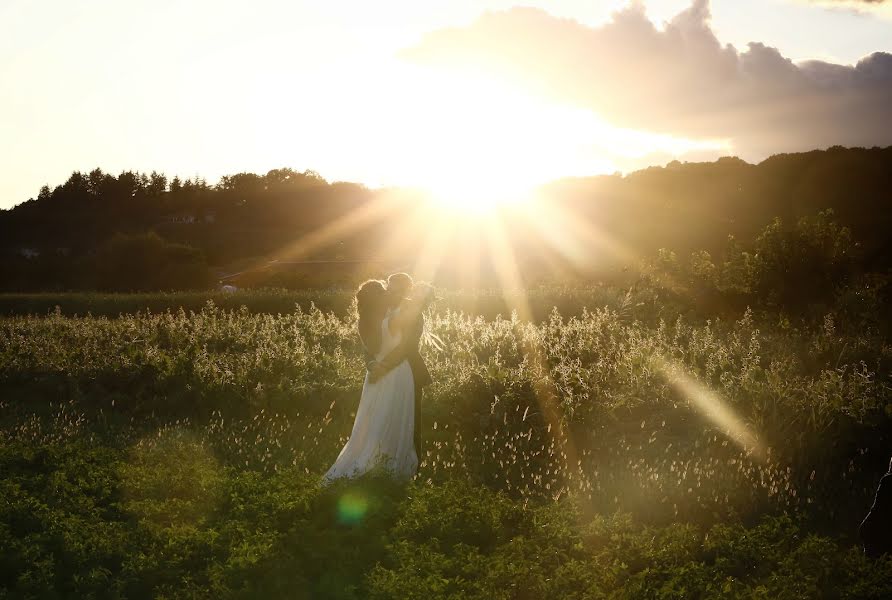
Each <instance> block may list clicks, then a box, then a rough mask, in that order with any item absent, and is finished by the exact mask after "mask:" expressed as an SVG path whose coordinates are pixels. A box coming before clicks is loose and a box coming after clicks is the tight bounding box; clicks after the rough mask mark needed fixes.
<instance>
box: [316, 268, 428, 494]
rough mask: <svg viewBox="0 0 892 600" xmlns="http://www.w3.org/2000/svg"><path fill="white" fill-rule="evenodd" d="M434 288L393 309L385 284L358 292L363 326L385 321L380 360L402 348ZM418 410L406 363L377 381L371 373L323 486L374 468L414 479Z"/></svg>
mask: <svg viewBox="0 0 892 600" xmlns="http://www.w3.org/2000/svg"><path fill="white" fill-rule="evenodd" d="M429 289H430V288H425V287H423V286H417V287H416V293H413V295H412V297H411V298H406V299H403V300H402V301H400V303H399V304H398V305H397V306H396V308H392V309H388V306H393V304H392V302H391V301H390V300H389V299H388V296H387V293H388V292H387V290H386V289H385V288H384V286H383V284H382V282H380V281H375V280H372V281H367V282H366V283H364V284H363V285H362V286H361V287H360V288H359V291H358V292H357V294H356V301H357V311H358V312H359V319H360V323H361V324H362V323H377V322H380V327H378V328H377V329H378V330H379V331H380V336H381V337H380V340H381V343H380V346H379V349H378V352H377V353H376V359H377V360H379V361H380V360H381V359H383V358H384V357H385V356H387V355H388V354H389V353H390V352H391V351H392V350H394V349H395V348H396V347H397V346H398V345H399V344H400V341H401V340H402V337H403V335H404V331H405V330H406V328H407V327H408V326H410V325H411V323H412V319H413V318H414V317H415V316H417V315H418V311H420V310H422V309H423V308H424V306H425V305H426V304H427V302H428V301H429V297H430V294H429V291H428V290H429ZM376 333H377V332H376ZM414 411H415V383H414V379H413V377H412V369H411V367H410V366H409V362H408V361H407V360H405V359H404V360H403V361H402V362H400V363H399V364H398V365H397V366H396V367H394V368H393V369H391V370H390V371H388V372H387V373H386V374H384V375H383V376H381V377H380V378H379V379H377V380H375V381H372V380H370V377H369V373H366V377H365V382H364V384H363V386H362V397H361V398H360V400H359V408H358V409H357V411H356V420H355V421H354V422H353V431H352V432H351V433H350V439H349V440H348V441H347V444H346V445H345V446H344V448H343V449H342V450H341V453H340V454H339V455H338V458H337V460H335V463H334V464H333V465H332V466H331V468H330V469H329V470H328V472H327V473H326V474H325V476H324V477H323V478H322V483H323V485H325V484H328V483H331V482H332V481H334V480H335V479H339V478H342V477H348V478H352V477H358V476H360V475H362V474H364V473H367V472H368V471H371V470H372V469H375V468H383V469H384V470H386V471H387V472H389V473H390V474H391V475H393V476H394V477H397V478H400V479H409V478H410V477H412V475H414V474H415V470H416V469H417V468H418V457H417V456H416V455H415V445H414V439H413V435H414V424H415V414H414Z"/></svg>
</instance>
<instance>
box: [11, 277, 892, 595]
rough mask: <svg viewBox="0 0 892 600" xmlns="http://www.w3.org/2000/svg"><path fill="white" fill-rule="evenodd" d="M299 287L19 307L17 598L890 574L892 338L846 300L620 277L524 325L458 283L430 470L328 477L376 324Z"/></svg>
mask: <svg viewBox="0 0 892 600" xmlns="http://www.w3.org/2000/svg"><path fill="white" fill-rule="evenodd" d="M329 293H330V294H332V295H333V296H336V295H337V294H338V293H339V292H326V293H324V294H322V295H321V296H319V297H312V296H311V295H309V294H307V295H306V298H307V299H311V298H315V299H314V302H313V304H314V305H315V306H320V305H323V304H324V302H325V299H324V296H325V294H329ZM539 293H542V294H544V293H545V292H539ZM550 293H551V292H550ZM553 293H557V292H554V291H553ZM282 296H283V297H287V298H288V302H289V308H288V309H287V310H281V311H279V310H277V311H269V310H258V309H257V308H258V306H259V304H257V305H255V306H254V309H249V308H247V307H245V308H231V309H230V308H225V307H221V306H217V305H216V304H214V303H205V304H203V305H202V306H201V307H200V308H196V309H193V310H185V309H173V310H170V311H166V310H164V309H162V308H161V305H154V306H155V308H153V309H152V312H150V313H148V312H141V313H136V312H133V313H129V312H128V311H125V310H119V311H118V312H117V313H115V318H105V317H100V316H90V317H76V318H75V317H72V316H66V314H65V312H63V311H61V310H60V311H57V312H51V313H50V314H48V315H46V316H9V317H6V318H3V319H0V389H2V390H3V397H2V398H3V399H2V406H0V409H2V412H0V414H2V415H3V416H2V417H0V422H2V429H0V471H2V472H3V473H4V477H3V479H2V485H3V498H4V499H5V502H4V503H3V505H2V509H0V530H2V531H0V534H2V536H3V537H4V538H5V539H7V540H10V542H9V543H7V544H4V545H3V546H2V549H0V564H2V567H3V568H2V569H0V572H2V574H3V575H2V576H0V597H2V596H4V595H6V596H8V597H65V596H79V597H289V598H294V597H297V598H301V597H306V598H319V597H331V598H336V597H339V598H351V597H355V598H412V597H420V596H422V595H423V596H424V597H426V598H431V597H433V598H441V597H442V598H447V597H449V598H554V597H562V598H563V597H567V598H574V597H575V598H597V597H655V598H656V597H660V598H663V597H665V598H673V597H678V598H681V597H698V596H700V597H754V596H762V597H802V598H813V597H828V598H831V597H832V598H836V597H852V598H856V597H885V596H888V595H889V593H890V591H892V560H888V559H886V560H883V561H879V562H875V561H869V560H868V559H866V558H864V557H863V555H862V554H861V553H860V552H859V549H858V548H857V543H856V540H855V538H854V532H855V530H856V528H857V525H858V523H859V522H860V520H861V518H863V516H864V514H865V512H866V510H867V508H868V507H869V505H870V502H871V500H872V494H873V489H874V487H875V485H876V482H877V481H878V479H879V476H880V475H881V473H882V472H883V471H884V470H885V468H886V466H887V464H888V447H889V446H888V443H889V440H888V433H887V432H888V431H889V430H890V427H889V424H890V417H892V394H890V391H892V388H890V385H889V383H890V382H889V378H888V373H889V368H888V367H889V361H890V358H892V357H890V353H892V351H890V347H889V345H888V344H887V343H886V341H885V340H884V339H882V338H880V337H876V336H875V335H872V334H869V333H865V332H864V331H859V330H857V329H855V328H848V327H846V326H844V325H843V324H842V323H838V322H837V319H836V318H835V316H834V315H833V314H832V313H829V314H828V315H826V317H825V318H824V319H822V320H820V321H817V322H814V323H810V324H800V325H798V326H792V325H790V324H789V323H788V322H781V321H778V319H777V318H776V317H772V316H771V315H767V314H765V315H757V314H753V313H752V312H750V311H745V312H743V313H741V314H738V315H736V316H735V317H734V318H732V319H715V320H709V321H707V320H704V319H691V318H687V317H679V316H678V315H677V314H672V315H669V314H668V313H659V312H656V309H655V308H654V303H653V302H652V300H651V299H649V298H648V297H647V296H642V297H640V298H639V297H635V298H632V299H631V300H630V299H629V297H628V296H627V295H626V294H625V292H617V293H616V294H614V293H612V292H609V290H605V291H604V295H603V296H598V295H590V296H589V300H588V301H585V296H584V295H583V293H582V292H580V293H579V295H578V296H572V295H570V296H568V298H569V299H565V300H563V303H564V305H571V304H572V302H576V300H573V298H577V299H579V301H580V302H582V304H581V305H580V306H579V307H578V309H573V310H569V311H568V313H569V314H570V315H572V316H567V315H561V314H560V313H559V312H553V311H552V309H553V307H554V306H555V304H559V302H554V303H552V300H551V297H550V296H546V295H542V296H536V295H535V293H532V294H530V297H531V298H532V302H533V304H534V305H535V311H536V314H537V315H538V316H537V318H536V319H535V320H534V321H533V322H524V321H521V320H519V319H517V318H510V317H505V318H502V317H496V318H491V319H484V318H483V317H482V316H472V315H470V314H468V313H467V312H460V311H455V310H453V307H454V306H455V304H454V303H455V302H457V300H456V298H459V297H460V298H464V299H466V300H469V301H470V300H473V295H472V294H470V293H461V294H458V293H456V295H455V296H453V297H447V298H445V299H444V301H443V302H442V304H441V305H440V306H438V307H437V308H436V311H435V312H433V313H432V314H430V315H429V316H428V326H429V328H430V329H431V331H433V332H434V333H436V334H437V335H438V336H439V337H440V338H441V339H442V340H443V341H444V342H445V345H446V350H445V351H437V350H435V349H433V348H430V347H425V348H424V350H423V352H424V354H425V357H426V359H427V360H428V362H429V364H430V367H431V371H432V373H433V376H434V380H435V383H434V385H433V386H431V388H429V390H428V392H427V393H426V395H425V407H424V437H425V440H426V443H425V456H423V457H422V460H421V466H420V469H419V473H418V475H417V477H416V478H415V479H414V480H413V481H412V482H410V483H409V484H408V486H406V487H400V486H398V485H396V484H393V483H391V482H388V481H386V480H380V479H376V478H374V477H372V478H368V479H367V480H364V481H361V482H357V483H351V484H342V485H339V486H335V487H334V488H329V489H322V488H320V486H319V478H320V477H321V474H322V473H323V472H324V471H325V469H326V468H327V467H328V466H329V465H330V463H331V462H332V461H333V460H334V457H335V456H336V454H337V452H338V449H339V448H340V447H341V446H342V444H343V443H344V441H345V440H346V437H347V435H349V432H350V427H351V425H352V419H353V414H354V411H355V408H356V402H357V400H358V398H359V392H360V386H361V377H362V359H361V354H360V348H359V345H358V341H357V339H356V337H355V334H354V330H355V323H354V321H353V317H352V315H351V311H350V310H347V309H344V310H330V311H329V310H327V311H322V310H319V309H318V308H307V309H303V308H295V304H298V305H300V303H299V302H297V303H295V302H291V300H293V299H294V297H295V296H293V295H290V294H282ZM185 297H187V296H183V295H179V296H177V297H176V298H178V299H179V300H182V299H183V298H185ZM261 297H262V295H261ZM270 297H271V298H275V297H277V296H276V294H275V293H273V292H270ZM92 298H99V297H98V296H93V297H92ZM159 298H160V299H161V300H163V299H165V298H167V299H169V298H170V297H168V296H163V295H160V296H155V295H152V296H148V297H145V298H142V299H140V298H139V297H125V298H111V299H108V300H106V301H107V302H108V303H109V305H112V304H114V303H115V302H119V304H117V306H118V307H119V308H120V307H133V306H136V305H138V304H141V303H143V302H155V301H159V302H160V300H158V299H159ZM198 299H199V297H198V296H196V300H195V301H196V302H197V301H198ZM200 299H202V300H205V298H204V297H201V298H200ZM605 299H606V300H605ZM316 300H318V302H316ZM602 300H604V301H602ZM48 301H49V300H48ZM61 302H62V303H65V302H66V300H65V298H63V299H62V301H61ZM131 302H132V304H131ZM258 302H259V301H258ZM282 302H284V300H283V301H282ZM57 303H59V302H57ZM478 303H479V302H478ZM611 306H612V307H613V308H611ZM629 306H632V307H634V310H629V308H628V307H629ZM624 307H625V308H624ZM13 312H20V311H13ZM32 312H39V311H32ZM75 312H77V311H75ZM78 314H81V313H78ZM670 316H671V318H669V317H670ZM717 406H721V407H723V410H722V411H718V410H716V408H715V407H717Z"/></svg>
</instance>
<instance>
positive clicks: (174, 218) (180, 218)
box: [164, 213, 195, 225]
mask: <svg viewBox="0 0 892 600" xmlns="http://www.w3.org/2000/svg"><path fill="white" fill-rule="evenodd" d="M164 222H165V223H172V224H174V225H192V224H193V223H195V215H193V214H192V213H175V214H172V215H167V216H165V217H164Z"/></svg>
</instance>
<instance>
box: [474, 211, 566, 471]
mask: <svg viewBox="0 0 892 600" xmlns="http://www.w3.org/2000/svg"><path fill="white" fill-rule="evenodd" d="M488 225H489V226H488V227H487V229H486V232H487V234H488V235H487V236H486V241H487V244H488V248H489V251H490V253H491V255H492V259H493V263H494V267H495V270H496V275H497V276H498V278H499V281H500V283H501V285H502V288H503V295H504V298H505V301H506V302H507V303H508V305H509V306H510V307H511V308H512V310H513V311H514V312H515V313H516V314H517V316H518V317H519V319H520V320H521V321H522V322H523V323H524V324H525V325H526V324H529V323H530V322H531V321H532V311H531V309H530V303H529V300H528V298H527V295H526V288H525V287H524V286H523V282H522V280H521V276H520V272H519V270H518V268H517V261H516V258H515V256H514V251H513V250H512V248H511V244H510V241H509V239H508V236H507V235H506V232H505V230H504V227H503V224H502V222H501V220H500V219H499V218H498V216H497V215H494V216H493V217H492V218H491V219H490V220H489V221H488ZM524 339H525V342H524V345H523V347H522V352H523V355H524V358H525V359H526V360H527V362H528V363H529V364H530V365H531V368H532V369H534V371H536V372H537V373H538V374H539V375H541V376H537V373H533V377H532V378H531V380H532V381H531V383H532V384H533V393H534V394H535V397H536V401H537V402H538V404H539V409H540V411H541V413H542V415H543V416H544V417H545V421H546V423H548V425H549V426H550V427H551V429H553V430H554V431H555V432H557V434H558V435H559V436H561V437H564V439H565V440H566V444H565V446H564V452H565V453H566V459H567V464H570V465H576V464H578V461H579V458H578V454H577V452H576V445H575V443H574V440H573V435H572V432H570V433H569V434H567V435H566V436H565V435H564V434H565V433H566V432H565V427H564V420H563V414H562V412H561V409H560V405H559V395H558V393H557V390H556V388H555V386H554V383H553V382H552V380H551V377H550V376H549V371H550V369H549V367H548V363H547V360H546V359H545V356H544V355H543V354H542V351H541V349H540V347H539V340H538V339H537V337H536V336H529V335H528V336H526V337H525V338H524Z"/></svg>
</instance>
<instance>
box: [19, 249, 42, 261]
mask: <svg viewBox="0 0 892 600" xmlns="http://www.w3.org/2000/svg"><path fill="white" fill-rule="evenodd" d="M16 254H18V255H19V256H23V257H25V258H37V257H38V256H40V250H38V249H37V248H26V247H24V246H22V247H20V248H18V249H17V250H16Z"/></svg>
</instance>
